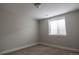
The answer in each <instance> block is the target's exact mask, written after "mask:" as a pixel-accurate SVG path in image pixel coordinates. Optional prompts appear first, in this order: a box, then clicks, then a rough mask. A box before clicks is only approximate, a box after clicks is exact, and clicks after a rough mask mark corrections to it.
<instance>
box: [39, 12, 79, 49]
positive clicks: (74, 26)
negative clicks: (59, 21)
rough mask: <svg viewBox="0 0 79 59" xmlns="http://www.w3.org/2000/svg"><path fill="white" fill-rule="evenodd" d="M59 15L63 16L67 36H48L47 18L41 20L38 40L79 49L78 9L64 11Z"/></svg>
mask: <svg viewBox="0 0 79 59" xmlns="http://www.w3.org/2000/svg"><path fill="white" fill-rule="evenodd" d="M60 16H65V20H66V31H67V36H53V35H51V36H49V35H48V20H49V19H46V20H41V21H40V42H42V43H48V44H54V45H59V46H64V47H69V48H75V49H79V11H74V12H70V13H66V14H64V15H60ZM60 16H56V17H60ZM52 19H53V17H52Z"/></svg>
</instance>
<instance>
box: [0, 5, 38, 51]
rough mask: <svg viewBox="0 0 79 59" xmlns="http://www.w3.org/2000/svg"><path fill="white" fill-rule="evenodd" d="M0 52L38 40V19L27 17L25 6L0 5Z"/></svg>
mask: <svg viewBox="0 0 79 59" xmlns="http://www.w3.org/2000/svg"><path fill="white" fill-rule="evenodd" d="M0 8H1V9H0V52H2V51H5V50H10V49H14V48H17V47H22V46H27V45H29V44H33V43H36V42H37V41H38V27H39V24H38V21H36V20H34V19H33V18H32V17H29V15H28V14H27V12H25V11H26V9H24V8H25V7H23V6H20V5H15V4H14V5H11V4H9V5H7V4H6V5H0Z"/></svg>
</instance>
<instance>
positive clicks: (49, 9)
mask: <svg viewBox="0 0 79 59" xmlns="http://www.w3.org/2000/svg"><path fill="white" fill-rule="evenodd" d="M0 8H1V9H2V10H8V11H11V12H13V13H18V14H19V13H20V14H23V13H24V14H28V16H32V17H33V18H36V19H44V18H49V17H53V16H56V15H60V14H64V13H67V12H71V11H74V10H77V9H79V3H42V4H41V7H40V8H36V7H35V6H34V5H33V3H25V4H22V3H21V4H0Z"/></svg>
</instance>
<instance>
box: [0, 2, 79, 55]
mask: <svg viewBox="0 0 79 59" xmlns="http://www.w3.org/2000/svg"><path fill="white" fill-rule="evenodd" d="M0 55H79V3H0Z"/></svg>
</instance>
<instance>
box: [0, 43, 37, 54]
mask: <svg viewBox="0 0 79 59" xmlns="http://www.w3.org/2000/svg"><path fill="white" fill-rule="evenodd" d="M37 44H38V43H33V44H29V45H26V46H22V47H18V48H13V49H10V50H5V51H2V52H0V55H3V54H6V53H10V52H13V51H16V50H20V49H23V48H27V47H30V46H34V45H37Z"/></svg>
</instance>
